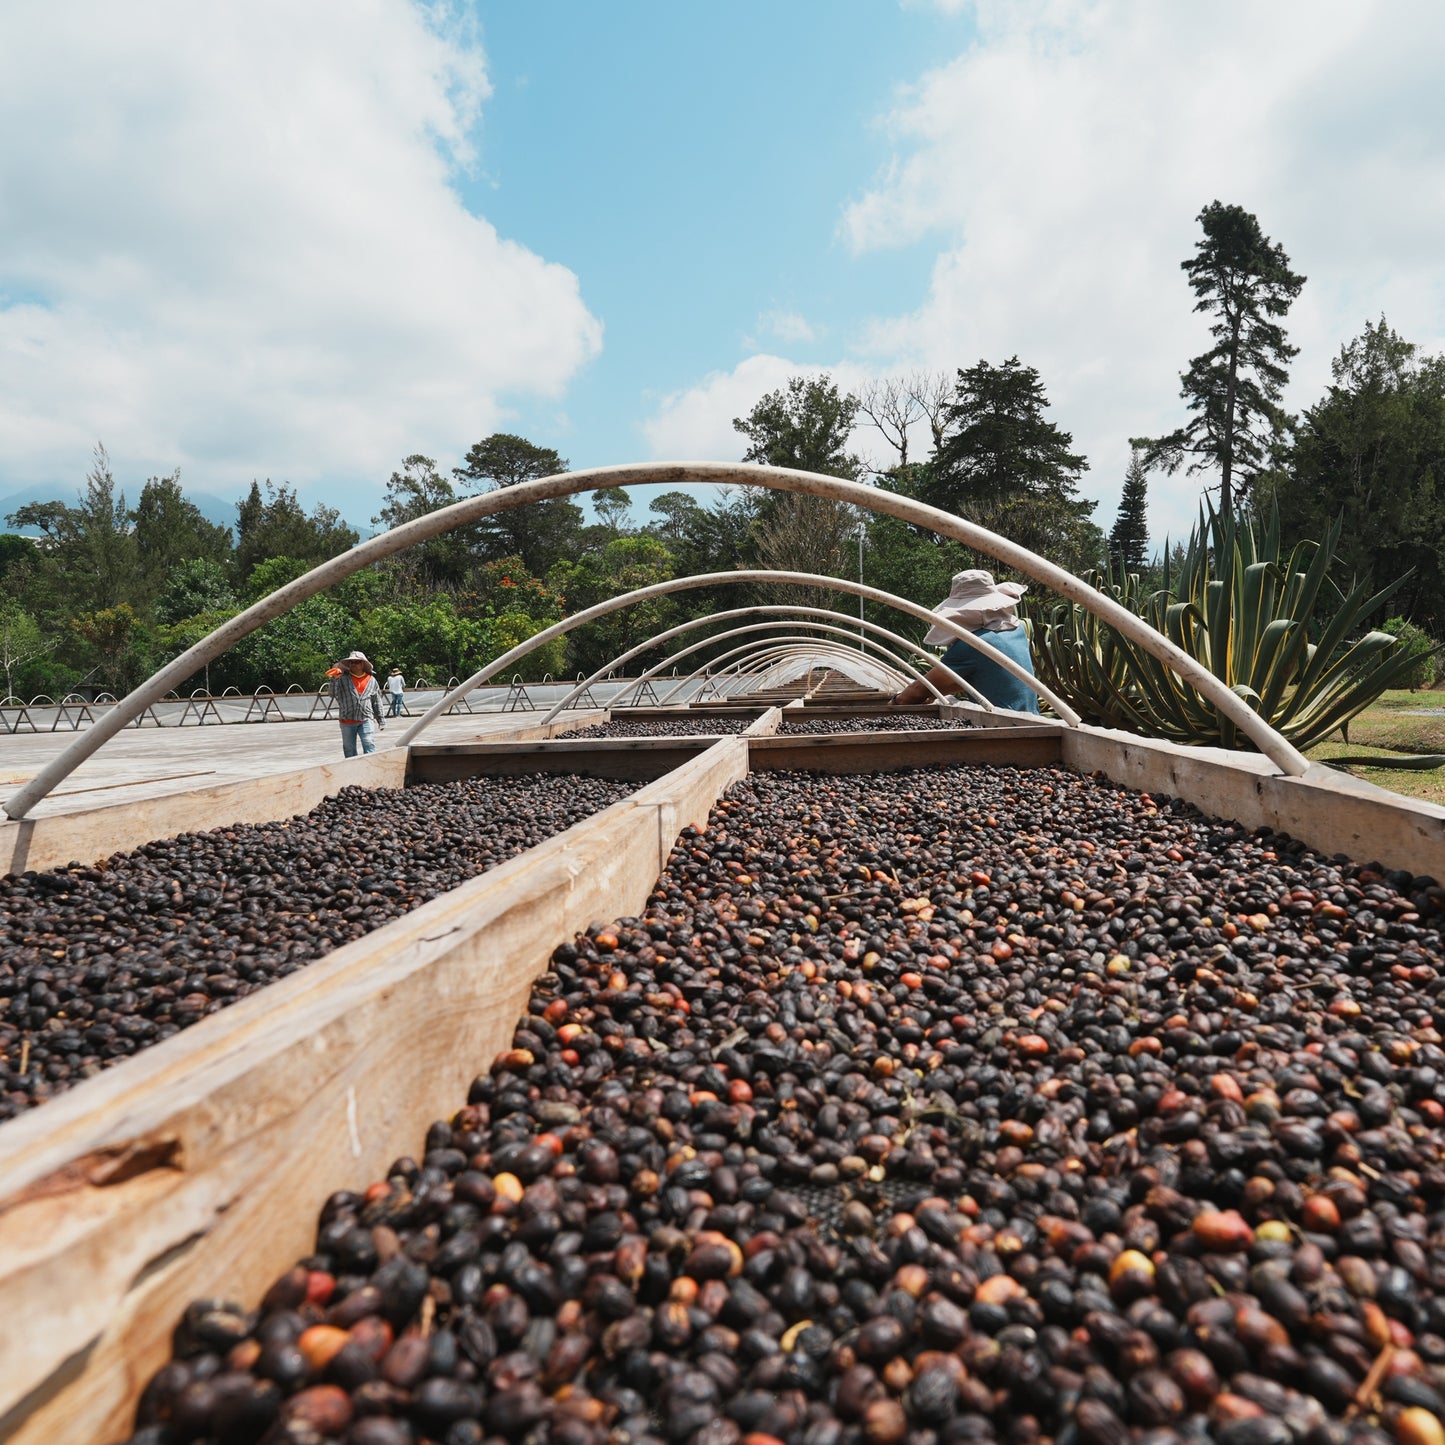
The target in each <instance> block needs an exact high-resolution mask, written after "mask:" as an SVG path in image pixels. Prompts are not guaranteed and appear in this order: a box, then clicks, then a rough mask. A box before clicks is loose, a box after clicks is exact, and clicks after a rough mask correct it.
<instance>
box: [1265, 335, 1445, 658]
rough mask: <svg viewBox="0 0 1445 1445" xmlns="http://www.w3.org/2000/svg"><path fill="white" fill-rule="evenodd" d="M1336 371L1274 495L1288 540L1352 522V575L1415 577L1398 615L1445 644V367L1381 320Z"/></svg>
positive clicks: (1348, 541)
mask: <svg viewBox="0 0 1445 1445" xmlns="http://www.w3.org/2000/svg"><path fill="white" fill-rule="evenodd" d="M1332 372H1333V380H1332V384H1331V386H1330V387H1329V388H1328V390H1327V391H1326V393H1325V395H1324V396H1323V397H1322V398H1321V399H1320V401H1319V402H1317V403H1316V404H1315V405H1314V406H1313V407H1310V408H1308V409H1307V410H1306V411H1305V413H1304V416H1303V417H1302V419H1301V422H1300V427H1299V432H1298V435H1297V437H1296V441H1295V446H1294V450H1293V452H1292V454H1291V457H1290V464H1289V466H1288V468H1287V469H1286V470H1285V471H1284V472H1283V473H1282V474H1280V475H1279V476H1277V477H1275V478H1274V479H1273V482H1272V485H1271V487H1270V491H1269V496H1270V499H1271V500H1273V501H1274V502H1275V503H1276V504H1277V505H1278V507H1279V512H1280V523H1281V527H1282V529H1283V532H1284V535H1285V536H1286V537H1287V538H1289V539H1290V540H1302V539H1305V538H1309V537H1317V536H1321V535H1323V533H1324V531H1325V529H1326V528H1327V527H1328V526H1329V523H1330V520H1331V519H1332V518H1333V517H1335V516H1339V515H1343V517H1344V522H1345V525H1344V531H1343V533H1342V535H1341V539H1340V559H1341V563H1342V565H1343V567H1344V568H1345V570H1346V571H1347V572H1348V573H1352V574H1353V575H1354V576H1356V577H1358V578H1360V579H1361V580H1363V581H1366V582H1370V583H1372V584H1373V585H1375V586H1379V585H1381V582H1382V581H1383V580H1385V579H1390V578H1395V577H1401V576H1405V574H1407V573H1408V574H1409V575H1408V577H1407V579H1406V581H1405V583H1404V585H1403V586H1402V588H1401V590H1400V593H1399V610H1400V611H1401V612H1402V613H1403V614H1404V615H1406V616H1408V617H1413V618H1415V619H1416V620H1417V621H1418V622H1419V623H1420V624H1421V625H1423V626H1424V627H1425V628H1426V630H1427V631H1430V632H1432V633H1436V634H1440V633H1445V487H1442V485H1441V481H1442V479H1445V357H1441V356H1435V357H1421V356H1420V355H1418V353H1417V349H1416V347H1415V346H1414V345H1412V344H1411V343H1410V342H1408V341H1406V340H1404V339H1403V338H1402V337H1401V336H1400V335H1399V334H1398V333H1397V332H1395V331H1393V330H1392V329H1391V328H1390V326H1389V325H1388V324H1387V323H1386V321H1385V319H1384V318H1383V317H1381V318H1380V321H1379V323H1378V325H1374V324H1371V323H1369V322H1367V323H1366V324H1365V329H1364V331H1363V333H1362V334H1361V335H1360V336H1358V337H1356V338H1354V339H1353V340H1352V341H1350V342H1348V343H1346V345H1344V346H1343V347H1341V349H1340V354H1339V355H1338V356H1337V357H1336V358H1335V360H1334V363H1333V365H1332Z"/></svg>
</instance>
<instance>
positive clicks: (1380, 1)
mask: <svg viewBox="0 0 1445 1445" xmlns="http://www.w3.org/2000/svg"><path fill="white" fill-rule="evenodd" d="M951 8H955V9H957V8H962V7H961V5H959V4H954V5H953V6H952V7H951ZM970 8H972V9H973V10H974V11H975V14H976V18H977V20H978V38H977V41H976V42H975V43H974V44H973V45H972V46H970V48H969V49H968V50H966V51H965V52H964V53H963V54H962V55H960V56H958V57H957V58H956V59H954V60H952V61H951V62H949V63H947V64H945V65H943V66H941V67H940V68H938V69H936V70H933V71H930V72H929V73H928V74H926V75H924V76H923V77H921V79H920V80H919V81H918V83H917V84H916V85H915V86H913V87H912V88H910V89H909V90H908V91H907V92H906V93H905V94H904V95H903V96H902V97H901V99H900V102H899V104H898V105H897V107H896V108H895V109H894V110H893V112H892V113H891V114H889V115H888V116H887V117H886V118H885V120H884V121H883V124H884V125H885V127H886V130H887V132H888V133H889V134H890V135H891V137H892V140H893V144H894V155H893V158H892V160H891V162H890V164H889V165H888V167H887V168H886V170H885V171H884V173H883V174H881V175H879V176H877V177H875V178H874V179H873V180H872V182H871V184H870V185H868V186H867V187H866V188H865V189H864V190H863V191H862V192H861V193H860V194H859V196H858V197H857V199H856V200H855V201H854V202H853V203H852V204H850V205H849V206H847V207H846V208H845V210H844V212H843V216H842V221H841V229H842V233H843V236H844V238H845V240H846V241H847V242H848V243H849V244H850V245H851V246H852V247H853V248H854V249H855V250H856V251H858V252H865V251H876V250H883V249H885V248H888V247H893V246H903V245H909V244H913V243H917V242H920V241H922V242H925V243H926V242H927V241H928V240H930V239H931V238H935V237H936V238H937V245H938V247H939V249H938V251H937V253H936V255H935V259H934V260H933V262H932V265H931V270H930V273H929V274H928V276H927V277H926V278H920V282H921V283H926V290H927V295H926V299H925V300H923V302H922V303H921V304H920V305H919V306H918V308H917V309H916V310H914V311H912V312H910V313H908V314H906V315H901V316H891V317H883V318H878V319H875V320H874V321H873V322H872V323H870V324H866V325H864V326H863V327H862V329H861V331H860V333H859V335H858V336H857V337H856V340H855V345H854V346H853V347H852V348H851V355H850V356H849V358H848V359H847V360H844V361H841V362H840V363H839V364H836V365H834V366H832V367H831V368H827V369H829V370H831V371H832V372H833V374H834V376H835V377H837V379H838V380H839V382H840V384H843V385H846V386H849V387H852V388H853V389H855V390H856V389H857V388H858V387H859V386H861V385H863V384H864V383H865V382H866V381H867V379H868V377H869V376H870V375H879V374H898V373H900V372H906V371H908V370H911V369H912V368H915V367H920V368H924V369H942V370H946V371H949V372H951V371H952V370H953V369H954V368H956V367H959V366H968V365H971V364H972V363H973V362H975V361H977V360H978V359H979V358H980V357H983V358H986V359H987V360H989V361H993V362H999V361H1002V360H1004V359H1005V358H1007V357H1009V356H1012V355H1014V354H1017V355H1018V356H1020V357H1021V358H1022V359H1023V361H1024V362H1026V363H1027V364H1028V365H1031V366H1035V367H1037V368H1038V369H1039V371H1040V373H1041V375H1042V378H1043V381H1044V384H1045V387H1046V389H1047V391H1048V394H1049V398H1050V401H1051V403H1052V411H1051V415H1052V418H1053V420H1054V421H1055V422H1057V424H1058V425H1060V426H1061V427H1063V428H1064V429H1065V430H1068V431H1070V432H1072V433H1073V436H1074V441H1075V444H1076V446H1077V447H1078V448H1079V449H1080V450H1082V451H1083V452H1084V453H1085V454H1086V455H1087V456H1088V457H1089V459H1090V462H1091V464H1092V469H1091V471H1090V472H1089V473H1088V474H1087V475H1086V476H1085V478H1084V482H1083V488H1082V489H1083V491H1084V492H1085V493H1086V495H1089V496H1096V497H1099V498H1101V499H1102V500H1101V505H1100V508H1099V511H1098V514H1097V515H1098V518H1099V520H1100V522H1101V523H1102V524H1103V525H1105V526H1106V527H1107V526H1108V525H1109V524H1110V522H1111V521H1112V516H1113V511H1114V507H1115V505H1116V503H1117V500H1118V494H1119V489H1120V487H1121V485H1122V482H1123V476H1124V468H1125V466H1126V464H1127V461H1128V445H1127V438H1128V437H1130V436H1138V435H1151V434H1162V433H1164V432H1167V431H1170V430H1172V429H1173V428H1174V427H1175V426H1177V425H1178V424H1179V423H1180V422H1181V421H1183V420H1184V417H1185V413H1184V409H1183V403H1182V401H1181V400H1180V399H1179V395H1178V393H1179V373H1180V372H1181V371H1182V370H1183V369H1184V368H1185V366H1186V365H1187V364H1188V361H1189V358H1190V357H1192V356H1194V355H1196V354H1197V353H1199V352H1200V351H1203V350H1204V349H1205V348H1206V346H1207V345H1208V344H1209V342H1208V338H1207V333H1206V322H1205V319H1204V318H1203V317H1200V316H1196V315H1195V314H1194V313H1193V311H1192V306H1193V301H1194V298H1193V295H1192V294H1191V293H1190V291H1189V290H1188V287H1187V284H1186V282H1185V279H1184V277H1183V274H1182V273H1181V271H1180V269H1179V265H1180V262H1181V261H1182V260H1184V259H1185V258H1186V257H1187V256H1189V255H1190V254H1192V251H1193V247H1194V244H1195V242H1196V241H1197V239H1198V236H1199V229H1198V225H1197V223H1196V220H1195V218H1196V216H1197V214H1198V212H1199V211H1200V210H1201V208H1202V207H1203V206H1204V205H1206V204H1207V203H1208V202H1209V201H1211V200H1214V199H1216V198H1218V199H1220V200H1223V201H1225V202H1227V203H1234V204H1239V205H1243V206H1245V207H1246V208H1247V209H1249V210H1251V211H1254V212H1255V213H1256V214H1257V215H1258V216H1259V218H1260V222H1261V225H1262V226H1263V227H1264V229H1265V231H1266V233H1267V234H1268V235H1270V236H1271V238H1272V239H1274V240H1276V241H1278V242H1279V243H1281V244H1282V245H1283V246H1284V248H1285V250H1286V251H1287V252H1288V254H1289V256H1290V258H1291V261H1292V262H1293V264H1294V266H1295V269H1296V270H1299V271H1303V272H1304V273H1305V274H1306V275H1307V276H1308V277H1309V281H1308V284H1307V285H1306V287H1305V289H1304V293H1303V295H1302V296H1301V298H1300V300H1299V301H1298V302H1297V303H1296V305H1295V307H1294V310H1293V312H1292V313H1291V315H1290V317H1289V319H1288V323H1287V325H1288V330H1289V333H1290V336H1291V340H1292V341H1293V342H1294V344H1295V345H1297V346H1299V347H1300V355H1299V356H1298V358H1296V360H1295V362H1294V364H1293V382H1292V385H1291V387H1290V390H1289V392H1288V393H1287V396H1286V401H1287V402H1288V404H1289V405H1290V406H1291V407H1293V408H1294V409H1296V410H1298V409H1299V408H1301V407H1303V406H1306V405H1309V404H1310V403H1311V402H1313V401H1314V400H1315V399H1316V398H1318V397H1319V396H1320V395H1321V393H1322V392H1323V390H1324V388H1325V386H1326V385H1327V384H1328V382H1329V379H1330V373H1329V363H1330V360H1331V359H1332V358H1333V356H1334V355H1335V354H1336V353H1337V351H1338V349H1339V347H1340V345H1341V344H1342V343H1343V342H1344V341H1346V340H1348V339H1349V338H1350V337H1352V336H1354V335H1356V334H1358V332H1359V331H1360V329H1361V328H1362V326H1363V324H1364V322H1365V321H1366V320H1368V319H1373V318H1374V317H1376V316H1378V315H1379V314H1380V313H1381V312H1383V313H1384V314H1385V315H1386V316H1387V317H1388V318H1389V320H1390V322H1391V324H1392V325H1394V326H1395V327H1396V329H1398V330H1399V331H1401V332H1402V333H1403V334H1404V335H1405V336H1407V337H1408V338H1409V339H1411V340H1413V341H1415V342H1417V343H1418V344H1420V346H1421V347H1422V348H1424V349H1426V350H1432V351H1439V350H1442V349H1445V260H1442V252H1441V250H1440V244H1439V242H1440V237H1441V235H1445V141H1442V137H1445V87H1442V86H1440V85H1439V84H1438V75H1439V73H1440V71H1441V69H1442V67H1445V6H1439V5H1438V4H1435V3H1434V0H1390V3H1387V0H1375V3H1373V4H1369V3H1358V4H1356V3H1350V4H1342V3H1333V4H1321V3H1318V0H1278V3H1274V4H1271V5H1269V6H1260V5H1256V4H1252V3H1248V0H1225V3H1222V4H1218V5H1212V6H1184V5H1155V4H1151V3H1146V0H1034V3H1028V0H1006V3H1005V0H990V3H982V4H976V5H973V6H971V7H970ZM822 369H824V368H821V367H809V368H804V367H797V366H792V365H790V364H789V363H788V362H786V361H785V360H783V359H782V358H781V357H778V356H775V355H771V354H761V355H757V356H752V357H749V358H748V359H747V360H745V361H743V362H742V363H740V364H739V365H737V366H736V367H734V368H733V369H732V370H731V371H727V372H717V373H713V374H712V375H710V376H708V377H706V378H704V379H703V381H701V382H700V383H698V384H697V385H696V386H693V387H690V388H687V389H685V390H682V391H679V392H677V393H675V394H674V395H672V396H669V397H667V398H665V399H664V400H663V402H662V404H661V405H660V407H659V408H658V410H657V412H656V413H655V415H654V416H653V418H652V419H651V420H650V421H649V422H648V423H647V424H646V425H645V428H644V430H645V434H646V435H647V437H648V440H649V442H650V443H651V445H652V447H653V452H654V455H659V456H661V455H679V456H680V455H701V456H736V455H737V454H738V452H739V447H738V444H737V440H736V437H735V434H734V433H733V432H732V430H731V425H730V420H731V418H732V417H733V416H736V415H741V414H743V413H744V412H746V411H747V410H748V409H749V408H750V407H751V406H752V404H753V402H754V401H756V400H757V398H758V397H759V396H761V395H762V394H763V392H765V391H768V390H771V389H773V388H775V387H777V386H780V385H782V384H783V382H784V381H786V379H787V377H788V376H789V375H792V374H793V373H794V372H799V371H804V370H807V371H817V370H822ZM855 444H857V445H858V446H860V448H861V449H864V450H866V451H868V452H870V453H871V454H872V455H874V456H882V455H884V452H883V448H882V446H881V443H880V442H879V440H878V438H877V436H876V434H875V433H873V432H872V430H871V428H860V430H859V432H858V433H857V434H856V436H855ZM1201 480H1202V479H1201V478H1188V477H1184V476H1177V477H1175V478H1172V479H1170V478H1165V477H1163V476H1156V477H1154V478H1153V479H1152V481H1151V506H1150V521H1151V525H1152V528H1153V531H1154V534H1155V540H1156V542H1157V541H1161V540H1162V538H1163V536H1164V534H1165V533H1166V532H1169V533H1172V534H1173V535H1175V536H1178V535H1179V534H1180V533H1181V532H1182V531H1184V530H1187V528H1188V526H1189V524H1190V522H1191V521H1192V519H1193V517H1194V516H1195V513H1196V509H1197V504H1198V498H1199V495H1200V485H1201Z"/></svg>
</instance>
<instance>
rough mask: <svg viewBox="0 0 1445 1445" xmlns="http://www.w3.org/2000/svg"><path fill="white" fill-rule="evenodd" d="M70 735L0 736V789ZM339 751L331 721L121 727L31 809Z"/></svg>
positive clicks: (507, 723)
mask: <svg viewBox="0 0 1445 1445" xmlns="http://www.w3.org/2000/svg"><path fill="white" fill-rule="evenodd" d="M541 717H542V714H541V713H539V712H532V713H526V712H517V713H470V714H469V713H460V714H457V715H454V716H448V717H443V718H439V719H438V720H437V721H436V722H435V723H433V724H432V725H431V727H429V728H428V729H427V730H426V732H425V733H423V734H422V736H421V738H420V739H419V740H418V741H421V742H430V743H455V742H466V741H468V740H469V739H472V738H478V737H489V736H494V735H496V734H498V733H502V732H506V731H507V730H509V729H511V728H515V727H522V726H526V725H528V724H529V723H536V722H538V721H540V719H541ZM411 721H412V720H411V719H407V718H397V719H395V720H394V721H393V722H392V723H391V724H390V725H389V727H388V728H387V731H386V732H384V733H383V734H382V735H381V746H382V747H383V748H385V747H390V746H394V745H395V744H396V742H397V741H398V740H399V739H400V737H401V735H402V733H404V732H405V731H406V728H407V727H408V726H409V725H410V722H411ZM75 736H76V734H75V733H72V732H62V733H16V734H13V735H9V736H0V795H4V794H6V793H8V792H9V791H10V790H11V789H13V788H14V787H16V786H18V785H19V784H20V783H23V782H25V781H27V780H28V779H29V778H31V777H33V776H34V775H35V773H36V772H38V771H39V769H40V768H42V767H43V766H44V765H45V764H46V763H48V762H49V761H50V759H51V758H53V757H55V756H56V755H57V754H58V753H60V752H61V751H62V750H63V749H64V748H65V747H66V745H67V744H68V743H70V742H72V741H73V740H74V738H75ZM340 757H341V730H340V728H339V727H338V726H337V724H336V723H334V722H284V723H278V722H269V723H247V724H243V723H234V724H226V725H224V726H218V725H211V726H207V727H194V728H146V729H143V730H139V729H135V728H127V729H126V730H125V731H124V732H121V733H118V734H117V735H116V736H115V737H113V738H112V739H111V740H110V741H109V742H108V743H107V744H106V745H105V746H104V747H103V748H101V749H100V751H99V752H98V753H96V754H95V755H94V756H93V757H91V758H89V759H87V760H86V761H85V762H84V763H82V764H81V765H80V767H79V768H77V769H76V771H75V772H73V773H72V774H71V775H70V776H69V777H68V778H67V779H66V780H65V781H64V782H63V783H61V784H60V786H59V787H58V788H57V789H56V790H55V792H53V793H52V794H51V795H50V796H49V797H48V798H46V799H45V801H44V802H42V803H40V804H39V805H38V806H37V807H36V809H35V810H34V814H33V816H35V817H43V816H45V815H47V814H52V813H66V812H71V811H73V810H77V809H83V808H93V807H98V806H100V805H101V804H105V803H122V802H130V801H133V800H135V799H137V798H145V797H159V796H161V795H162V794H165V793H178V792H184V791H186V790H188V789H191V788H205V787H210V786H211V785H212V784H215V783H228V782H234V781H236V780H238V779H240V778H255V777H260V776H262V775H264V774H266V773H279V772H285V771H287V770H289V769H292V768H304V767H308V766H311V765H313V764H316V763H325V762H329V761H330V760H331V759H333V758H340Z"/></svg>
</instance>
